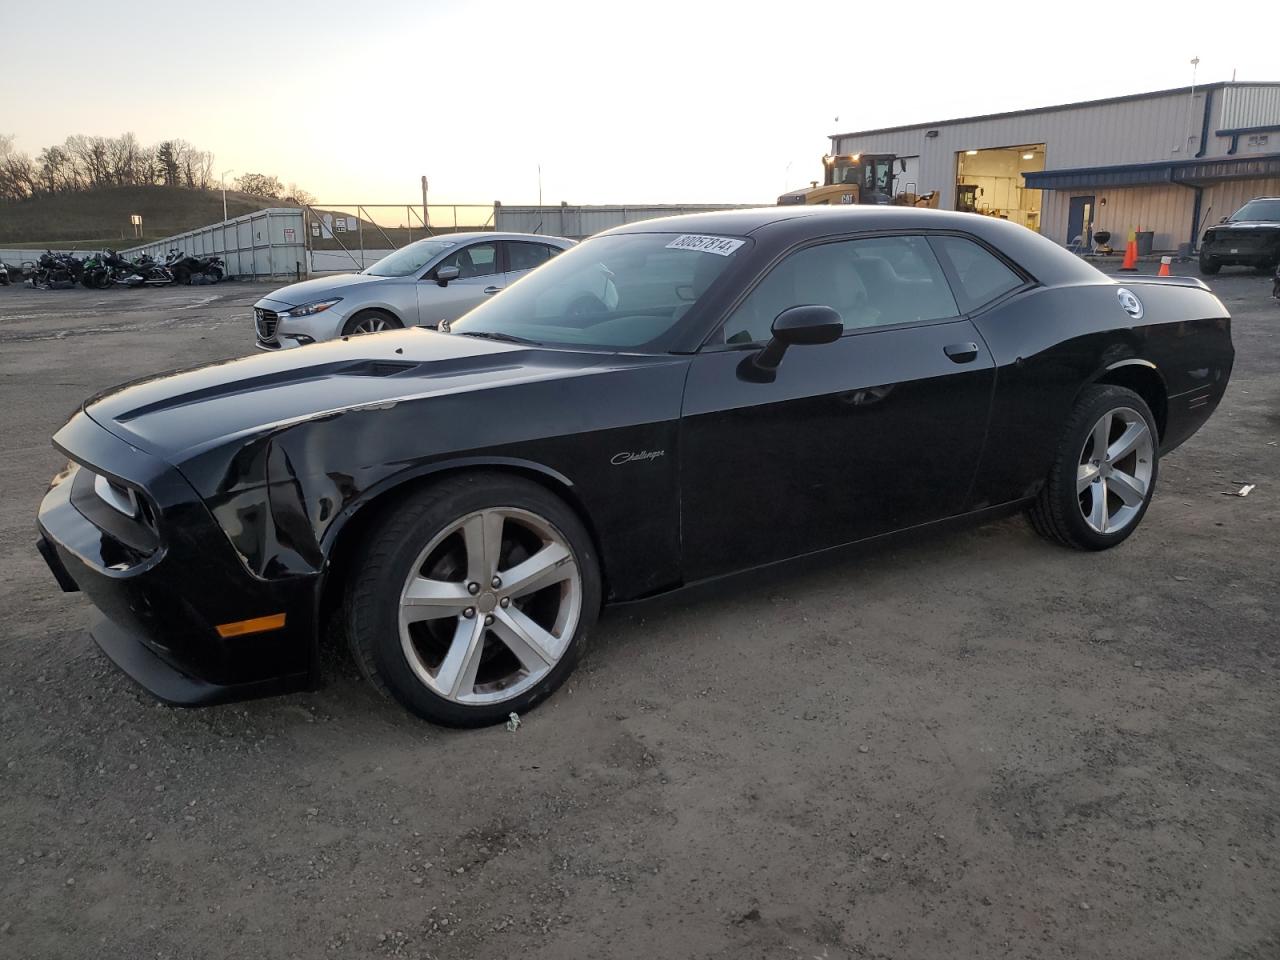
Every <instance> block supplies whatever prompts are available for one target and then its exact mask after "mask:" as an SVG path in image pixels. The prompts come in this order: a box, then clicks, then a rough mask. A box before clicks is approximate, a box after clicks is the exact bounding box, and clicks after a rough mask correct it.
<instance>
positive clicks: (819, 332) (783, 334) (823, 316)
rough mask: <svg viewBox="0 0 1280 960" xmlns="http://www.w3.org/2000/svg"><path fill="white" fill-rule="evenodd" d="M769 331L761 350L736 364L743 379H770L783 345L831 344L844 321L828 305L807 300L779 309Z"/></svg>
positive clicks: (785, 347)
mask: <svg viewBox="0 0 1280 960" xmlns="http://www.w3.org/2000/svg"><path fill="white" fill-rule="evenodd" d="M772 332H773V337H772V339H770V341H769V342H768V344H766V345H765V348H764V349H763V350H761V351H760V352H759V353H756V354H752V355H750V356H748V357H745V358H744V359H743V361H742V363H740V364H739V365H738V375H739V376H741V377H742V378H743V379H744V380H751V381H753V382H755V383H770V382H772V381H773V379H774V377H775V376H776V375H777V370H778V364H780V363H781V362H782V356H783V354H785V353H786V352H787V347H792V346H796V347H800V346H816V345H818V344H820V343H833V342H835V341H836V340H839V339H840V336H841V334H843V333H844V321H843V320H841V319H840V314H839V313H837V312H836V311H835V310H833V309H831V307H824V306H820V305H818V304H811V303H810V304H804V305H802V306H799V307H789V308H788V309H786V310H783V311H782V312H781V313H780V314H778V316H777V317H775V318H774V321H773V327H772Z"/></svg>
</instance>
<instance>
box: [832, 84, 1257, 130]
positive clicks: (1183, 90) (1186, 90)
mask: <svg viewBox="0 0 1280 960" xmlns="http://www.w3.org/2000/svg"><path fill="white" fill-rule="evenodd" d="M1225 87H1280V81H1278V80H1263V81H1257V82H1247V81H1239V82H1235V81H1230V80H1219V81H1217V82H1215V83H1201V84H1196V85H1195V86H1194V87H1173V88H1172V89H1169V90H1152V91H1149V92H1147V93H1129V94H1125V95H1124V96H1121V97H1107V98H1105V99H1102V100H1079V101H1077V102H1075V103H1059V104H1055V105H1053V106H1049V107H1030V108H1028V109H1026V110H1009V111H1007V112H1005V113H986V114H981V115H978V116H973V117H955V118H953V119H951V120H933V121H930V122H928V123H905V124H902V125H901V126H896V127H877V128H875V129H874V130H853V131H850V132H849V133H833V134H831V135H830V139H832V140H839V139H842V138H844V137H869V136H872V135H874V134H880V133H901V132H902V131H905V130H923V129H926V128H928V127H948V126H954V125H955V124H958V123H978V122H980V121H984V120H1003V119H1005V118H1006V117H1027V116H1032V115H1034V114H1037V113H1054V112H1056V111H1058V110H1075V109H1077V108H1079V107H1097V106H1103V105H1105V104H1109V103H1127V102H1129V101H1132V100H1146V99H1150V98H1153V97H1167V96H1171V95H1174V94H1191V93H1192V92H1193V91H1195V90H1219V89H1223V88H1225Z"/></svg>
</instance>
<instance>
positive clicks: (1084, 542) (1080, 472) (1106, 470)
mask: <svg viewBox="0 0 1280 960" xmlns="http://www.w3.org/2000/svg"><path fill="white" fill-rule="evenodd" d="M1159 451H1160V442H1159V434H1158V432H1157V430H1156V423H1155V418H1154V417H1152V415H1151V410H1150V409H1149V408H1148V407H1147V404H1146V402H1145V401H1144V400H1143V399H1142V397H1140V396H1138V394H1136V393H1134V392H1133V391H1132V390H1127V389H1125V388H1124V387H1116V386H1111V385H1107V384H1100V385H1097V386H1092V387H1087V388H1085V390H1084V391H1083V392H1082V393H1081V395H1080V399H1079V401H1078V402H1077V403H1076V406H1075V409H1074V410H1072V412H1071V416H1070V418H1069V419H1068V421H1067V424H1066V427H1065V428H1064V429H1063V432H1062V439H1061V441H1060V442H1059V444H1058V452H1057V456H1056V457H1055V458H1054V463H1053V466H1052V467H1051V468H1050V470H1049V476H1048V478H1047V479H1046V480H1045V484H1044V486H1043V487H1042V488H1041V490H1040V493H1039V495H1038V496H1037V497H1036V500H1035V503H1033V504H1032V506H1031V507H1030V509H1029V510H1028V511H1027V515H1028V517H1029V518H1030V520H1031V525H1032V526H1033V527H1034V528H1035V530H1036V532H1037V533H1039V534H1040V535H1041V536H1043V537H1044V538H1045V539H1047V540H1051V541H1053V542H1055V543H1060V544H1063V545H1064V546H1068V547H1074V548H1076V549H1077V550H1106V549H1108V548H1109V547H1114V546H1116V545H1117V544H1119V543H1121V542H1122V541H1124V540H1125V539H1126V538H1127V537H1128V536H1129V535H1130V534H1132V533H1133V531H1134V530H1136V529H1137V527H1138V524H1139V523H1141V522H1142V518H1143V516H1144V515H1145V514H1146V512H1147V507H1148V506H1149V505H1150V503H1151V497H1152V494H1153V493H1154V492H1155V487H1156V477H1157V474H1158V472H1159V466H1160V463H1159V461H1160V453H1159Z"/></svg>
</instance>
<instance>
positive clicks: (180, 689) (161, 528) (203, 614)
mask: <svg viewBox="0 0 1280 960" xmlns="http://www.w3.org/2000/svg"><path fill="white" fill-rule="evenodd" d="M112 441H114V444H113V443H112ZM55 442H56V443H57V445H58V446H60V447H62V448H63V449H64V450H66V451H67V452H68V453H69V455H71V456H72V457H73V458H77V459H80V458H84V462H85V463H92V464H93V466H92V467H86V466H83V465H79V466H76V467H73V468H72V469H70V470H68V471H65V472H64V473H62V474H59V476H58V477H57V478H55V482H54V484H53V485H52V486H51V487H50V489H49V492H48V493H47V494H46V495H45V497H44V500H43V502H42V503H41V505H40V512H39V516H38V518H37V528H38V531H39V535H40V540H39V543H38V548H39V550H40V553H41V555H42V556H43V557H44V558H45V560H46V561H47V563H48V565H49V568H50V570H51V572H52V573H53V576H54V578H55V579H56V580H57V581H58V583H59V585H60V586H62V588H63V589H64V590H73V589H77V588H78V589H79V590H80V591H82V592H83V593H84V594H85V595H86V596H87V597H88V599H89V600H90V601H91V602H92V603H93V605H94V606H95V607H97V608H98V610H99V611H100V612H101V613H102V614H103V616H104V618H105V619H104V620H103V621H102V622H100V623H98V624H97V625H96V626H94V627H93V628H92V630H91V634H92V636H93V639H94V640H95V641H96V642H97V644H98V645H99V646H100V647H101V648H102V650H103V652H104V653H106V654H107V656H108V657H110V658H111V660H112V661H113V662H114V663H115V664H116V665H117V666H118V667H120V669H122V670H123V671H124V672H125V673H126V674H128V675H129V676H130V677H132V678H133V679H134V680H135V681H137V682H138V683H139V684H140V685H141V686H143V687H144V688H145V689H147V690H148V691H149V692H150V693H152V694H153V695H155V696H156V697H158V698H159V699H161V700H164V701H166V702H168V703H172V704H176V705H181V706H203V705H207V704H212V703H223V702H227V701H233V700H244V699H248V698H251V697H260V696H266V695H269V694H276V693H285V692H289V691H293V690H300V689H306V688H308V687H310V686H313V685H314V682H315V666H314V665H315V659H316V658H315V629H314V623H315V612H314V611H315V593H316V591H315V586H316V584H315V578H313V577H290V578H287V579H284V580H278V581H268V580H262V579H260V578H257V577H255V576H253V575H252V574H251V573H250V572H249V571H248V570H247V569H246V568H245V566H244V565H243V563H241V562H240V559H239V557H238V556H237V555H236V553H235V550H234V548H233V547H232V546H231V543H230V541H229V540H228V539H227V537H226V535H225V534H224V533H223V532H222V530H221V528H220V527H218V525H217V523H216V521H215V520H214V519H213V517H212V516H211V515H210V514H209V512H208V510H207V509H206V508H205V506H204V504H203V503H202V502H201V501H200V499H199V497H198V496H197V495H196V494H195V491H194V490H192V489H191V487H190V486H189V485H188V484H187V483H186V481H185V480H183V479H182V477H181V476H180V475H179V474H178V473H177V471H176V470H174V469H173V468H172V467H169V466H168V465H166V464H163V463H161V462H160V461H158V460H156V459H154V458H151V457H149V456H147V455H146V454H143V453H141V452H140V451H138V450H137V449H136V448H132V447H129V446H128V445H126V444H124V443H123V442H122V441H119V440H116V439H115V438H114V437H112V436H111V435H110V434H108V433H107V432H106V431H105V430H103V429H102V428H101V427H98V426H97V425H96V424H94V423H93V421H91V420H90V419H89V418H88V417H87V416H86V415H85V414H83V413H80V414H77V415H76V417H74V418H72V420H71V422H70V423H68V425H67V426H66V427H64V428H63V430H62V431H60V432H59V433H58V435H57V437H56V438H55ZM113 448H114V449H113ZM90 454H92V456H93V458H94V459H89V455H90ZM103 460H112V461H113V462H111V463H109V464H106V463H103V462H102V461H103ZM121 468H126V470H125V471H122V469H121ZM91 471H92V472H91ZM93 472H103V473H107V474H109V475H111V476H112V477H113V478H116V479H119V480H125V481H127V482H129V483H131V484H133V485H135V486H136V487H137V488H138V489H140V490H142V491H143V493H144V495H145V496H146V497H148V498H149V501H150V502H151V504H152V514H153V515H152V516H150V517H149V519H150V520H151V521H152V525H153V526H154V527H155V533H154V535H153V536H152V538H151V539H150V540H148V538H147V537H145V536H135V535H134V533H133V532H131V531H129V530H128V529H126V528H123V527H120V526H119V524H120V523H122V522H123V519H124V518H119V517H118V518H111V517H110V516H109V515H102V514H100V508H99V506H98V505H97V504H95V503H93V502H92V501H91V500H90V499H88V498H89V497H91V496H92V482H91V479H90V481H89V482H87V483H86V477H88V478H92V476H93ZM86 488H88V492H86ZM107 509H109V508H107ZM104 527H113V529H105V528H104ZM278 613H283V614H284V616H285V619H284V625H283V627H281V628H278V629H275V630H271V631H268V632H258V633H248V634H239V635H236V634H232V635H224V633H225V631H226V625H228V624H232V623H238V622H241V621H245V620H251V619H254V618H258V617H263V616H268V615H273V614H278ZM220 625H221V626H222V627H223V628H224V629H223V631H220V630H219V629H218V628H219V626H220Z"/></svg>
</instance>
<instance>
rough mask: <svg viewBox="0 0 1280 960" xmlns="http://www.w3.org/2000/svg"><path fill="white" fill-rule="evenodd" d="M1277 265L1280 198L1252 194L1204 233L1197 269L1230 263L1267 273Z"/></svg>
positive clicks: (1279, 259) (1213, 269)
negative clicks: (1247, 200)
mask: <svg viewBox="0 0 1280 960" xmlns="http://www.w3.org/2000/svg"><path fill="white" fill-rule="evenodd" d="M1278 264H1280V197H1255V198H1254V199H1252V200H1250V201H1249V202H1248V203H1246V204H1245V205H1244V206H1243V207H1241V208H1240V209H1239V210H1237V211H1236V212H1235V213H1233V214H1232V215H1231V216H1230V217H1228V218H1227V219H1226V220H1223V221H1222V222H1221V223H1219V224H1218V225H1217V226H1213V227H1210V228H1209V229H1208V230H1206V231H1205V232H1204V240H1203V241H1202V242H1201V244H1200V272H1201V273H1204V274H1209V275H1213V274H1215V273H1217V272H1218V271H1219V270H1220V269H1222V268H1223V267H1229V266H1233V265H1238V266H1245V267H1253V268H1255V269H1256V270H1257V271H1258V272H1259V273H1264V274H1265V273H1270V272H1271V271H1272V270H1274V269H1276V266H1277V265H1278Z"/></svg>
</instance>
